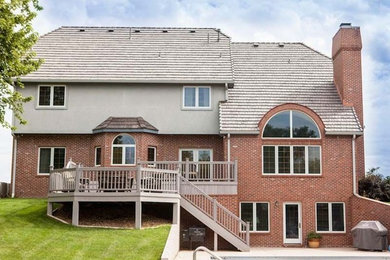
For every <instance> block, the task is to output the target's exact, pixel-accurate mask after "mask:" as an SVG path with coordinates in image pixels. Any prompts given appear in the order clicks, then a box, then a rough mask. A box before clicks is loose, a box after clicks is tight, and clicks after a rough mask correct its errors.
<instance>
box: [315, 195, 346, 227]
mask: <svg viewBox="0 0 390 260" xmlns="http://www.w3.org/2000/svg"><path fill="white" fill-rule="evenodd" d="M320 203H322V204H328V221H329V231H318V229H317V204H320ZM332 204H343V214H344V216H343V220H344V230H343V231H333V221H332ZM315 216H316V218H315V222H316V232H317V233H323V234H345V233H346V228H345V226H346V222H345V221H346V214H345V203H344V202H341V201H333V202H316V203H315Z"/></svg>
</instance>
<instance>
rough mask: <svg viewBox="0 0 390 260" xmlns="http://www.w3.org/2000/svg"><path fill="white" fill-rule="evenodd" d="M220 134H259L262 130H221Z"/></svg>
mask: <svg viewBox="0 0 390 260" xmlns="http://www.w3.org/2000/svg"><path fill="white" fill-rule="evenodd" d="M219 133H220V134H222V135H224V134H235V135H258V134H260V131H258V130H221V131H219Z"/></svg>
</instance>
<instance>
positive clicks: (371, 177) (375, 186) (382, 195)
mask: <svg viewBox="0 0 390 260" xmlns="http://www.w3.org/2000/svg"><path fill="white" fill-rule="evenodd" d="M359 194H360V195H362V196H365V197H368V198H371V199H376V200H380V201H386V202H388V201H390V177H386V178H384V177H383V175H381V174H380V173H379V167H377V168H371V169H369V170H368V172H367V175H366V176H365V177H364V178H363V179H361V180H360V181H359Z"/></svg>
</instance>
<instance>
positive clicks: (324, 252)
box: [176, 247, 390, 260]
mask: <svg viewBox="0 0 390 260" xmlns="http://www.w3.org/2000/svg"><path fill="white" fill-rule="evenodd" d="M192 252H193V251H180V252H179V254H178V255H177V257H176V260H187V259H192ZM216 255H218V256H219V257H222V258H223V259H226V260H230V259H232V260H233V259H234V260H239V259H245V260H255V259H259V260H260V259H272V260H279V259H289V260H298V259H332V260H335V259H343V260H349V259H351V260H352V259H362V260H363V259H364V260H371V259H372V260H374V259H375V260H377V259H378V260H379V259H380V260H385V259H386V260H388V259H389V260H390V252H388V251H386V252H377V251H375V252H371V251H361V250H357V249H355V248H318V249H311V248H283V247H278V248H275V247H274V248H263V247H253V248H251V251H250V252H232V251H218V252H216ZM196 259H197V260H206V259H207V260H209V259H211V258H210V255H209V254H207V253H205V252H198V253H197V258H196Z"/></svg>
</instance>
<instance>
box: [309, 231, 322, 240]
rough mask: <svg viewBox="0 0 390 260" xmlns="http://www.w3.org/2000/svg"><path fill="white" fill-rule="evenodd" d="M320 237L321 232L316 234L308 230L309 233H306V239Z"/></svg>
mask: <svg viewBox="0 0 390 260" xmlns="http://www.w3.org/2000/svg"><path fill="white" fill-rule="evenodd" d="M321 238H322V236H321V234H318V233H316V232H314V231H311V232H309V234H307V240H312V239H321Z"/></svg>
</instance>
